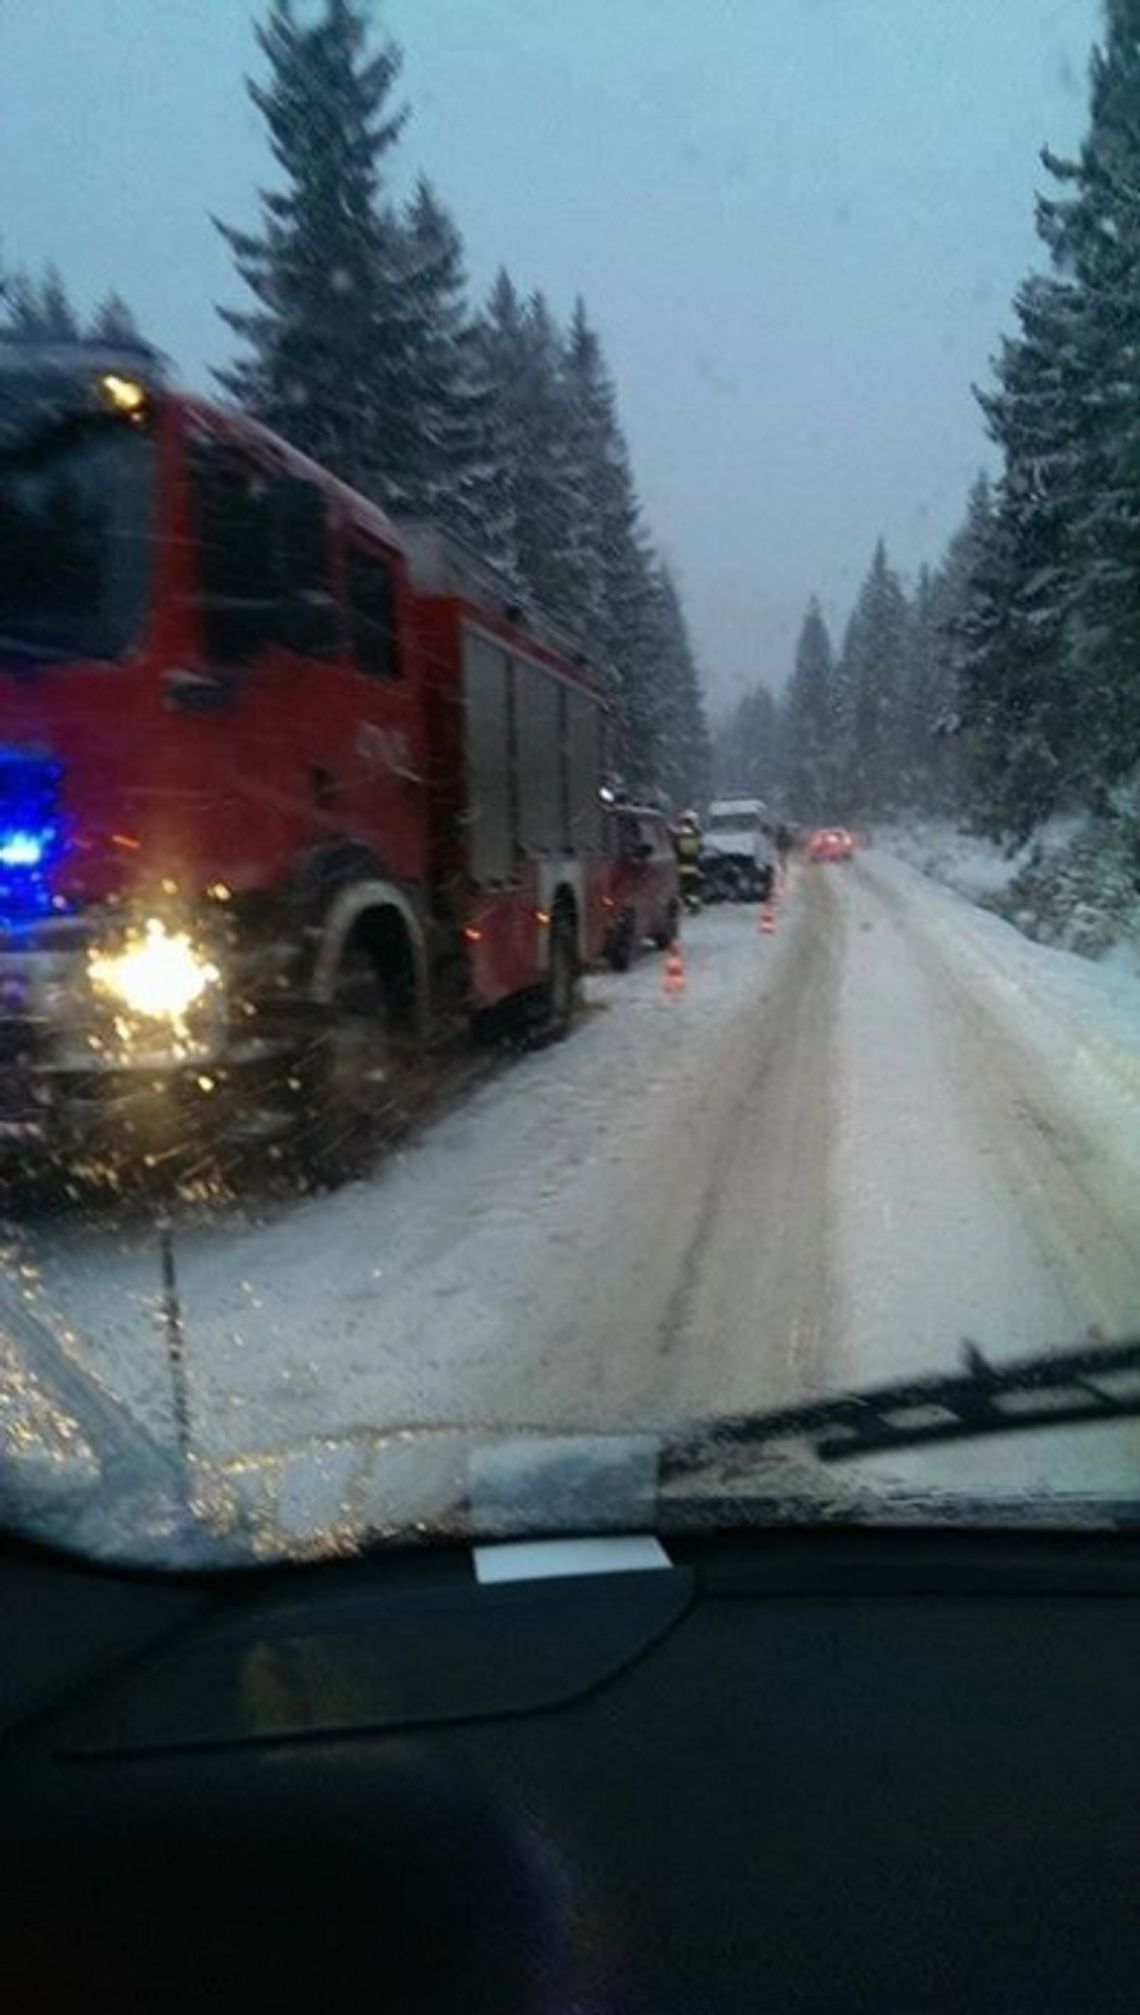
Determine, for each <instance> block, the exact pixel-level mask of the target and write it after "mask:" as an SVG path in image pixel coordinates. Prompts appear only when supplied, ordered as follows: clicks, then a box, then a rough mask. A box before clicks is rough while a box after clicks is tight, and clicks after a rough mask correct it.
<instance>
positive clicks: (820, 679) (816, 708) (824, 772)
mask: <svg viewBox="0 0 1140 2015" xmlns="http://www.w3.org/2000/svg"><path fill="white" fill-rule="evenodd" d="M834 728H835V666H834V660H833V654H832V648H831V638H830V637H829V635H828V633H827V625H826V623H825V622H824V620H823V616H822V615H821V613H820V607H819V603H818V602H817V601H816V599H815V597H814V596H813V597H812V600H811V602H810V604H809V606H808V611H807V614H806V616H805V617H804V620H803V627H802V628H801V630H800V635H799V642H798V643H797V645H796V657H795V666H794V669H793V671H792V676H791V678H790V680H789V682H788V688H787V692H786V694H785V699H784V747H783V758H784V761H783V776H784V789H785V794H786V796H787V798H788V802H789V805H790V806H791V807H792V808H793V810H794V812H795V814H796V815H797V816H798V817H800V818H803V819H824V818H826V817H827V816H828V813H829V807H830V804H831V802H832V800H833V798H834V791H835V744H834Z"/></svg>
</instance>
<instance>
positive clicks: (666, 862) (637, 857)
mask: <svg viewBox="0 0 1140 2015" xmlns="http://www.w3.org/2000/svg"><path fill="white" fill-rule="evenodd" d="M606 842H607V852H608V854H609V856H610V865H609V873H608V879H607V886H606V893H605V895H604V897H603V902H604V904H605V908H606V913H607V917H608V919H609V922H608V925H607V930H606V937H605V944H604V946H603V951H604V955H605V958H606V961H607V963H608V964H609V965H610V966H612V967H613V970H614V971H615V972H625V971H627V970H628V968H629V966H630V964H631V963H632V961H633V959H634V957H635V956H636V954H637V952H638V950H639V948H640V947H641V945H643V944H644V942H645V940H646V938H652V940H653V942H654V944H655V945H656V946H657V948H658V950H659V951H664V950H665V948H666V946H667V945H670V944H672V942H673V939H674V938H675V937H676V935H677V927H678V923H679V920H680V915H681V893H680V883H679V878H678V873H677V859H676V854H675V852H674V848H673V840H672V836H671V834H670V831H669V824H668V820H667V819H666V817H665V815H664V813H663V812H659V811H656V810H655V809H654V808H653V807H652V806H649V805H619V806H617V807H616V808H615V809H614V810H613V811H611V812H608V813H607V814H606Z"/></svg>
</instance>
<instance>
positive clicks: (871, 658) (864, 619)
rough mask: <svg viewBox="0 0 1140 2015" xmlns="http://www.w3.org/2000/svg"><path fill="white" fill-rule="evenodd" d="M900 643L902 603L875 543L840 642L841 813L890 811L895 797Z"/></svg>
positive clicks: (871, 814)
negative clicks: (845, 755) (846, 715)
mask: <svg viewBox="0 0 1140 2015" xmlns="http://www.w3.org/2000/svg"><path fill="white" fill-rule="evenodd" d="M906 643H907V607H906V600H905V597H904V595H903V591H902V588H901V586H900V585H899V579H898V576H897V574H896V573H895V572H894V571H893V569H892V568H891V566H890V564H889V562H888V560H887V549H886V546H885V544H884V542H883V540H882V539H880V540H879V542H878V544H877V545H876V547H875V551H874V555H873V557H872V560H871V565H870V569H869V571H868V573H867V576H866V579H865V580H864V582H863V586H862V588H861V589H860V591H859V597H858V600H857V602H856V604H855V608H854V610H853V612H852V615H851V619H850V621H849V623H848V625H847V631H846V635H845V637H844V643H843V662H842V689H843V690H844V691H845V693H846V694H848V695H849V696H850V700H849V704H850V729H849V732H850V770H849V772H846V764H845V763H844V771H845V772H846V774H845V776H844V778H843V780H842V782H841V791H842V792H843V794H844V796H845V804H844V809H845V810H846V811H848V812H858V813H859V814H860V815H862V816H863V817H868V818H873V817H876V816H878V815H879V814H880V813H881V812H883V811H886V810H889V809H891V807H892V805H893V804H894V802H895V801H896V797H897V785H896V775H895V772H896V767H897V757H898V748H899V689H900V685H901V681H902V676H903V668H904V664H905V653H906ZM844 725H845V726H846V723H844ZM841 760H842V757H841Z"/></svg>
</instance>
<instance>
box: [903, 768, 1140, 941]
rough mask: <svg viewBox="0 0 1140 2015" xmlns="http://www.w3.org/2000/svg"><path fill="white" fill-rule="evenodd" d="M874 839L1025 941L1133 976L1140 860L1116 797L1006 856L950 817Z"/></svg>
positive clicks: (1123, 804)
mask: <svg viewBox="0 0 1140 2015" xmlns="http://www.w3.org/2000/svg"><path fill="white" fill-rule="evenodd" d="M877 841H878V845H879V847H880V848H881V849H882V850H883V851H884V852H888V853H891V854H894V855H895V856H896V858H898V859H899V860H904V861H906V862H907V863H908V865H909V866H911V867H914V868H917V869H918V870H919V872H920V873H921V874H924V875H926V876H928V877H929V878H930V879H931V880H932V881H936V882H941V883H943V885H944V886H945V887H947V888H951V889H954V890H955V891H956V892H957V894H959V895H962V896H965V897H967V899H968V900H969V901H970V902H974V903H978V904H979V905H980V906H981V907H982V908H984V909H989V910H993V911H994V912H995V913H996V914H997V915H999V916H1002V917H1004V918H1005V919H1006V920H1007V921H1008V922H1009V923H1012V924H1014V925H1015V926H1016V928H1017V929H1018V930H1019V931H1021V932H1022V933H1023V934H1024V935H1025V936H1026V937H1027V938H1031V939H1033V941H1034V942H1035V943H1038V944H1043V945H1049V946H1052V947H1054V948H1055V949H1057V950H1060V951H1070V952H1077V953H1079V954H1080V955H1081V956H1082V957H1083V958H1088V959H1093V960H1096V961H1098V962H1104V963H1106V964H1111V965H1113V966H1116V967H1117V968H1118V969H1119V970H1120V971H1122V972H1125V973H1131V974H1140V859H1138V857H1137V849H1136V840H1135V807H1134V806H1133V805H1132V804H1131V802H1130V800H1129V799H1128V798H1127V796H1126V794H1125V795H1122V796H1121V800H1120V802H1119V803H1118V804H1115V805H1114V807H1113V809H1112V811H1111V813H1106V814H1105V816H1104V817H1103V818H1100V819H1094V818H1092V817H1091V816H1090V817H1086V818H1080V817H1076V816H1069V817H1064V818H1055V819H1051V820H1049V821H1048V823H1047V824H1046V825H1044V826H1042V827H1041V828H1040V829H1039V830H1038V831H1037V832H1036V833H1035V834H1034V836H1033V838H1032V839H1031V840H1029V841H1027V842H1026V843H1025V845H1024V846H1022V847H1019V848H1017V849H1015V851H1014V852H1012V853H1009V852H1007V851H1006V850H1004V849H1003V848H1001V847H999V846H998V845H997V844H996V843H995V842H994V841H993V840H987V839H984V838H982V837H981V836H980V835H979V834H974V833H965V832H963V831H961V829H960V828H959V827H958V826H957V825H956V824H955V822H954V821H953V820H952V819H924V820H921V821H909V822H907V823H906V824H902V825H897V826H884V827H883V828H882V829H881V830H880V832H879V833H878V835H877Z"/></svg>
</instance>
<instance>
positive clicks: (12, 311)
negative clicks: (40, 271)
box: [4, 266, 79, 343]
mask: <svg viewBox="0 0 1140 2015" xmlns="http://www.w3.org/2000/svg"><path fill="white" fill-rule="evenodd" d="M4 302H5V308H6V311H7V312H6V318H5V325H4V327H5V334H6V335H8V336H9V337H12V338H14V339H15V340H16V341H17V342H37V343H69V342H75V340H76V339H77V338H78V336H79V317H78V315H77V314H76V312H75V309H74V307H73V306H72V304H71V301H70V299H69V298H68V293H67V289H66V287H65V286H64V284H63V279H62V277H61V275H60V271H59V268H58V266H48V267H47V268H46V270H45V272H44V275H43V278H42V279H41V280H33V279H29V277H28V275H27V274H26V273H12V274H10V275H9V276H8V278H7V280H6V283H5V288H4Z"/></svg>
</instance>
